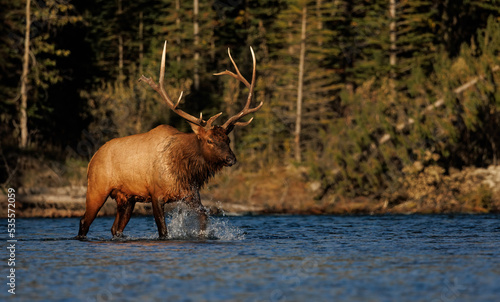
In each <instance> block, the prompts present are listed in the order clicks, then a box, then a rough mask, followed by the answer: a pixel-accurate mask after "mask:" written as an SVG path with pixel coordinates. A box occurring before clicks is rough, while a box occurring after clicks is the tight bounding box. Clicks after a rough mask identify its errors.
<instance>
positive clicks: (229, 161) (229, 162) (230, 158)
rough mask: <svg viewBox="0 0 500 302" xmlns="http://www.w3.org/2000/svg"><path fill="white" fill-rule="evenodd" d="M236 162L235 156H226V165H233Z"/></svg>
mask: <svg viewBox="0 0 500 302" xmlns="http://www.w3.org/2000/svg"><path fill="white" fill-rule="evenodd" d="M235 163H236V157H235V156H228V157H226V165H227V166H228V167H231V166H232V165H234V164H235Z"/></svg>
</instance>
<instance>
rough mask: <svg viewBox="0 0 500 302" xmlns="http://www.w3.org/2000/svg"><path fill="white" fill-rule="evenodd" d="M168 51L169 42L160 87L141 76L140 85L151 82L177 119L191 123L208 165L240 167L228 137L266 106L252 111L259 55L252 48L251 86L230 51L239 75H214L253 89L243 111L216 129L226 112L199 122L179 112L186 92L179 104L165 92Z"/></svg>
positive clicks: (164, 49)
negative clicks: (250, 116) (230, 79)
mask: <svg viewBox="0 0 500 302" xmlns="http://www.w3.org/2000/svg"><path fill="white" fill-rule="evenodd" d="M166 49H167V42H166V41H165V45H164V46H163V53H162V56H161V65H160V78H159V81H158V85H157V84H156V83H155V82H154V81H153V80H152V79H151V78H146V77H145V76H141V78H140V79H139V81H145V82H147V83H148V84H149V86H151V87H152V88H153V89H154V90H156V92H158V94H159V95H160V96H161V98H162V99H163V100H164V101H165V103H166V104H167V106H168V107H169V108H170V109H171V110H172V111H174V112H175V113H176V114H177V115H179V116H181V117H182V118H184V119H185V120H186V121H188V122H189V124H190V125H191V128H192V129H193V132H194V133H195V134H196V136H197V138H198V140H199V142H200V146H201V152H202V153H203V157H204V158H205V159H206V160H207V161H209V162H213V163H216V164H221V165H224V166H232V165H233V164H235V163H236V157H235V155H234V153H233V151H232V150H231V148H230V147H229V143H230V140H229V137H228V134H229V133H230V132H231V131H232V130H233V129H234V127H235V126H247V125H249V124H250V123H251V122H252V120H253V117H252V118H250V119H249V120H248V121H246V122H239V120H240V119H241V118H243V117H244V116H246V115H248V114H250V113H253V112H256V111H257V110H259V109H260V108H261V107H262V105H263V104H264V103H263V102H260V104H259V105H257V106H256V107H254V108H250V103H251V101H252V97H253V91H254V88H255V66H256V60H255V54H254V52H253V49H252V47H250V52H251V53H252V60H253V72H252V82H251V83H249V82H248V81H247V80H246V79H245V77H243V76H242V75H241V73H240V70H239V69H238V66H237V65H236V63H235V62H234V60H233V58H232V56H231V52H230V50H229V49H228V51H227V52H228V55H229V59H231V62H232V63H233V66H234V68H235V71H236V73H233V72H231V71H229V70H226V71H223V72H220V73H216V74H214V75H229V76H231V77H233V78H235V79H237V80H239V81H241V82H242V83H243V84H245V86H246V87H247V88H248V89H249V92H248V97H247V101H246V103H245V106H244V107H243V109H242V110H241V111H240V112H239V113H237V114H236V115H234V116H232V117H230V118H229V119H228V120H227V121H226V122H225V123H224V124H223V125H222V126H214V125H212V124H213V122H214V121H215V120H216V119H217V118H218V117H219V116H220V115H221V114H222V112H221V113H218V114H216V115H214V116H212V117H210V118H209V119H208V120H206V121H205V120H204V119H203V114H202V113H200V117H199V118H197V117H194V116H192V115H190V114H188V113H186V112H185V111H183V110H181V109H179V108H177V107H178V105H179V103H180V101H181V99H182V94H183V93H182V92H181V94H180V95H179V99H178V100H177V102H176V103H175V104H174V103H173V102H172V100H171V99H170V97H169V96H168V94H167V92H166V91H165V87H164V84H163V82H164V79H165V57H166Z"/></svg>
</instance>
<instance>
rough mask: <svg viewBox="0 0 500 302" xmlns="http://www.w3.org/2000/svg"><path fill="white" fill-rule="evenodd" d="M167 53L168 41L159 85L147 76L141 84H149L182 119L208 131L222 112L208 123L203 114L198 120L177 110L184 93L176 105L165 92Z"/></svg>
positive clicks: (165, 46) (164, 49) (141, 79)
mask: <svg viewBox="0 0 500 302" xmlns="http://www.w3.org/2000/svg"><path fill="white" fill-rule="evenodd" d="M166 53H167V41H165V45H164V46H163V53H162V55H161V65H160V79H159V80H158V85H157V84H156V83H155V82H154V81H153V79H152V78H147V77H145V76H141V78H140V79H139V82H140V81H144V82H146V83H148V84H149V86H151V88H153V89H154V90H156V92H158V94H160V96H161V98H162V99H163V100H164V101H165V102H166V103H167V106H168V107H169V108H170V109H172V111H173V112H175V113H177V114H178V115H179V116H180V117H182V118H184V119H185V120H187V121H188V122H190V123H192V124H195V125H198V126H200V127H204V128H206V129H210V128H211V127H212V123H213V122H214V121H215V119H216V118H218V117H219V116H220V115H221V114H222V112H221V113H219V114H216V115H214V116H212V117H211V118H209V119H208V121H204V120H203V114H202V113H200V117H199V118H196V117H194V116H192V115H191V114H189V113H186V112H184V111H182V110H181V109H178V108H177V106H179V103H180V102H181V99H182V94H183V92H181V94H180V95H179V99H178V100H177V102H176V103H175V104H174V103H173V102H172V100H171V99H170V97H169V96H168V94H167V92H166V91H165V86H164V84H163V81H164V79H165V57H166Z"/></svg>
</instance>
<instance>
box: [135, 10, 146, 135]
mask: <svg viewBox="0 0 500 302" xmlns="http://www.w3.org/2000/svg"><path fill="white" fill-rule="evenodd" d="M138 34H139V74H140V75H142V74H143V60H144V13H143V12H142V11H141V12H139V33H138ZM137 101H138V102H139V108H138V110H137V117H136V118H137V120H136V123H135V130H136V132H141V128H142V114H143V112H144V99H143V98H142V97H139V98H137Z"/></svg>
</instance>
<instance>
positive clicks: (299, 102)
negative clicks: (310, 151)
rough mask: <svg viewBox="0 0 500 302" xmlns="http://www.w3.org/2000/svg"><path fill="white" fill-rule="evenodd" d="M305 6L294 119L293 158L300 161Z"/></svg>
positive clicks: (304, 53)
mask: <svg viewBox="0 0 500 302" xmlns="http://www.w3.org/2000/svg"><path fill="white" fill-rule="evenodd" d="M306 22H307V7H306V6H305V5H304V7H303V8H302V30H301V34H300V61H299V83H298V88H297V117H296V120H295V160H296V161H297V162H301V160H302V156H301V151H300V132H301V124H302V92H303V86H304V61H305V57H306V25H307V24H306Z"/></svg>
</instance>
